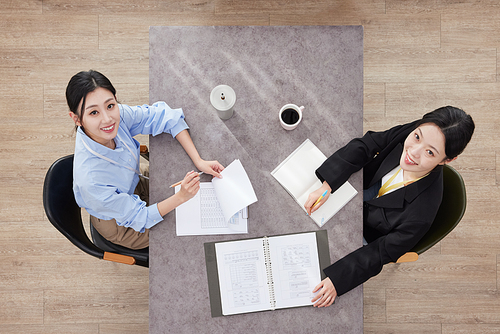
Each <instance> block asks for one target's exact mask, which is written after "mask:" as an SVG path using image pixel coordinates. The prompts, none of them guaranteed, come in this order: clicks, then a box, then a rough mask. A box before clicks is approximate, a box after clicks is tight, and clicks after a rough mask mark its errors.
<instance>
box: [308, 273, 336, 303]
mask: <svg viewBox="0 0 500 334" xmlns="http://www.w3.org/2000/svg"><path fill="white" fill-rule="evenodd" d="M320 289H321V291H320ZM317 291H319V292H318V294H317V295H316V296H315V297H314V298H313V299H312V300H311V302H313V303H315V304H314V305H313V306H314V307H327V306H330V305H332V304H333V303H334V302H335V298H337V290H335V286H334V285H333V283H332V281H331V280H330V278H329V277H327V278H325V279H324V280H322V281H321V283H319V284H318V285H316V287H315V288H314V290H313V293H314V292H317Z"/></svg>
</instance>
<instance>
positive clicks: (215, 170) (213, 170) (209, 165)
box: [196, 159, 224, 179]
mask: <svg viewBox="0 0 500 334" xmlns="http://www.w3.org/2000/svg"><path fill="white" fill-rule="evenodd" d="M196 168H198V169H199V170H200V171H202V172H203V173H206V174H210V175H213V176H215V177H218V178H219V179H221V178H222V175H220V173H221V172H222V171H223V170H224V166H222V165H221V164H220V163H219V162H218V161H216V160H213V161H205V160H203V159H200V161H199V162H198V163H196Z"/></svg>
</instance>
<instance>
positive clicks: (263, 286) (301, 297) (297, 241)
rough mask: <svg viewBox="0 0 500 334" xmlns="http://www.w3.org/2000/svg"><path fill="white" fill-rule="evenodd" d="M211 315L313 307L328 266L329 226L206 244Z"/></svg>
mask: <svg viewBox="0 0 500 334" xmlns="http://www.w3.org/2000/svg"><path fill="white" fill-rule="evenodd" d="M205 258H206V265H207V276H208V287H209V293H210V306H211V310H212V317H217V316H222V315H232V314H240V313H248V312H257V311H267V310H275V309H280V308H289V307H299V306H309V305H312V304H313V303H312V302H311V300H312V299H313V297H314V294H313V293H312V291H313V289H314V287H315V286H316V285H318V284H319V283H320V282H321V280H322V278H324V275H322V274H321V269H323V268H325V267H327V266H329V265H330V253H329V249H328V234H327V232H326V231H325V230H321V231H316V232H306V233H298V234H287V235H279V236H272V237H262V238H256V239H245V240H236V241H225V242H211V243H205Z"/></svg>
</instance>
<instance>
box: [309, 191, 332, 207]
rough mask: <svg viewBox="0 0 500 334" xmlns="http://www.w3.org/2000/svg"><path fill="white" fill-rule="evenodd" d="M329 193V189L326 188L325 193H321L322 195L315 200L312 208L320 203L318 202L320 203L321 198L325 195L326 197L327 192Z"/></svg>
mask: <svg viewBox="0 0 500 334" xmlns="http://www.w3.org/2000/svg"><path fill="white" fill-rule="evenodd" d="M327 193H328V190H325V192H324V193H323V195H321V196H320V197H319V198H318V199H317V200H316V202H315V203H314V204H313V205H312V206H311V209H312V208H313V207H314V206H315V205H316V204H318V203H319V201H321V200H322V199H323V197H325V196H326V194H327Z"/></svg>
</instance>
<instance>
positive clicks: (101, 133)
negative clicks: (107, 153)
mask: <svg viewBox="0 0 500 334" xmlns="http://www.w3.org/2000/svg"><path fill="white" fill-rule="evenodd" d="M82 100H83V99H82ZM81 106H82V101H80V105H79V106H78V110H81ZM81 114H82V115H81V117H78V115H76V114H74V113H72V112H70V116H71V118H73V120H74V121H75V124H76V125H78V126H82V125H83V127H84V129H85V133H86V134H87V136H89V137H90V138H91V139H92V140H94V141H96V142H98V143H99V144H102V145H104V146H106V147H109V148H111V149H114V148H115V142H114V140H113V139H114V138H115V137H116V134H117V133H118V126H119V125H120V109H119V108H118V104H117V102H116V98H115V96H114V95H113V93H111V92H110V91H109V90H107V89H104V88H101V87H98V88H96V89H95V90H94V91H92V92H90V93H88V94H87V98H86V101H85V109H84V110H82V111H81Z"/></svg>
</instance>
